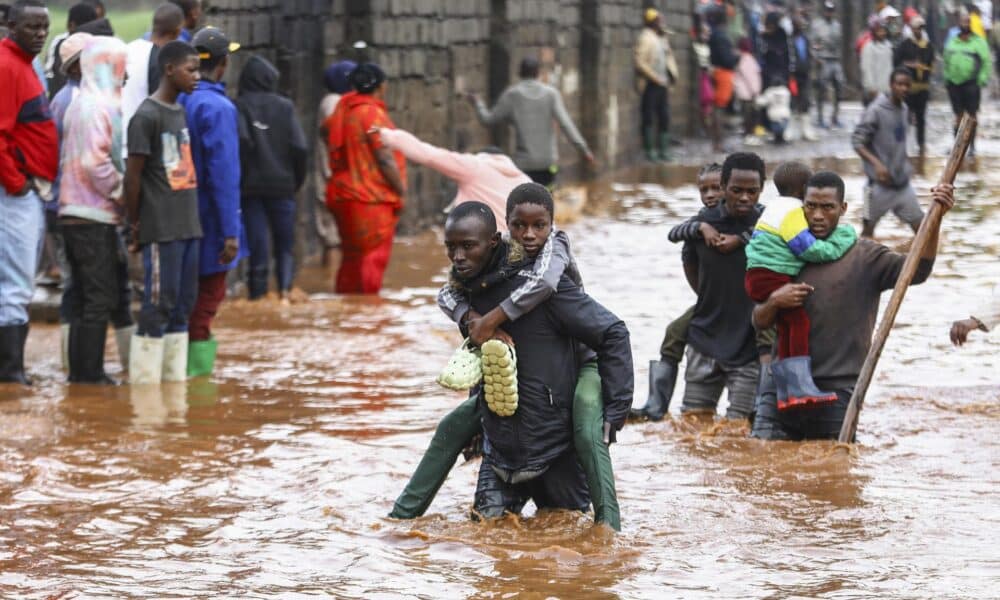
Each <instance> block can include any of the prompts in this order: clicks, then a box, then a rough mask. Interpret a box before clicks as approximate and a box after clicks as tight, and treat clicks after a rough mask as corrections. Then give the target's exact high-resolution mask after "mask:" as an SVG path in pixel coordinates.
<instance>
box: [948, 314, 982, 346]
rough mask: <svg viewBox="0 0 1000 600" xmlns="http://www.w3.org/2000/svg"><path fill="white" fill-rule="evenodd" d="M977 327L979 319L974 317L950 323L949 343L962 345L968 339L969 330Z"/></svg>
mask: <svg viewBox="0 0 1000 600" xmlns="http://www.w3.org/2000/svg"><path fill="white" fill-rule="evenodd" d="M975 329H979V321H977V320H975V319H962V320H961V321H955V322H954V323H952V324H951V343H952V344H954V345H956V346H962V345H964V344H965V342H966V340H968V339H969V332H971V331H973V330H975Z"/></svg>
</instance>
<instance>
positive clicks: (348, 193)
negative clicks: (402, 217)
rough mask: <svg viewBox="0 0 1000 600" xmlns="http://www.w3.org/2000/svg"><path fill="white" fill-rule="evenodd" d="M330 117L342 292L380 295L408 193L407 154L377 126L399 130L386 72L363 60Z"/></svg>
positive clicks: (332, 205)
mask: <svg viewBox="0 0 1000 600" xmlns="http://www.w3.org/2000/svg"><path fill="white" fill-rule="evenodd" d="M349 79H350V82H351V84H352V86H353V87H354V91H353V92H348V93H346V94H344V95H343V96H342V97H341V99H340V102H339V103H338V104H337V109H336V110H335V111H334V112H333V114H332V115H330V117H329V118H328V119H327V121H326V123H325V126H326V131H327V147H328V148H329V149H330V171H331V177H330V179H329V181H328V183H327V186H326V204H327V207H329V209H330V212H331V213H333V216H334V219H336V221H337V230H338V232H339V233H340V240H341V242H340V244H341V246H340V247H341V251H342V254H343V258H342V259H341V264H340V269H339V270H338V271H337V284H336V292H337V293H338V294H377V293H378V292H379V290H380V289H382V276H383V275H384V273H385V268H386V266H387V265H388V264H389V255H390V254H391V252H392V240H393V236H394V235H395V232H396V223H398V222H399V213H400V211H401V210H402V209H403V195H404V194H405V193H406V186H405V183H404V182H405V181H406V159H405V158H404V157H403V155H402V154H400V153H399V152H392V151H391V150H389V148H387V147H386V146H384V145H383V144H382V140H381V139H380V138H379V136H378V134H377V133H375V132H374V131H373V130H374V129H376V128H389V129H395V128H396V126H395V124H394V123H393V122H392V119H390V118H389V113H388V112H387V111H386V107H385V89H386V83H385V73H384V72H383V71H382V69H380V68H379V67H378V66H377V65H375V64H372V63H362V64H360V65H358V66H357V68H355V69H354V70H353V71H352V72H351V74H350V77H349Z"/></svg>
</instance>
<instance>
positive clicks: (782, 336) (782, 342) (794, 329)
mask: <svg viewBox="0 0 1000 600" xmlns="http://www.w3.org/2000/svg"><path fill="white" fill-rule="evenodd" d="M791 281H792V278H791V277H790V276H789V275H785V274H783V273H775V272H774V271H770V270H768V269H748V270H747V275H746V279H745V281H744V283H745V285H746V290H747V295H748V296H750V299H751V300H753V301H754V302H765V301H766V300H767V299H768V297H770V296H771V293H772V292H774V291H775V290H776V289H778V288H780V287H781V286H783V285H785V284H786V283H791ZM776 325H777V329H778V358H788V357H791V356H809V325H810V323H809V315H808V314H807V313H806V309H805V308H803V307H801V306H800V307H798V308H786V309H783V310H781V311H779V312H778V318H777V323H776Z"/></svg>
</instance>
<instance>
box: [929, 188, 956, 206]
mask: <svg viewBox="0 0 1000 600" xmlns="http://www.w3.org/2000/svg"><path fill="white" fill-rule="evenodd" d="M931 196H932V198H933V199H934V201H935V202H937V203H938V204H940V205H941V210H942V211H943V212H948V211H949V210H951V209H952V208H954V206H955V186H953V185H952V184H950V183H939V184H937V185H936V186H934V187H932V188H931Z"/></svg>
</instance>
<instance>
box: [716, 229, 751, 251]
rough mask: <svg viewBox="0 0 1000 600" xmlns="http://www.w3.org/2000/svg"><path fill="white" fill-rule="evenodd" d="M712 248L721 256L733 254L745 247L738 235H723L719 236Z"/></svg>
mask: <svg viewBox="0 0 1000 600" xmlns="http://www.w3.org/2000/svg"><path fill="white" fill-rule="evenodd" d="M711 246H712V247H713V248H715V249H716V251H718V252H719V253H721V254H732V253H733V252H736V251H737V250H739V249H740V248H742V247H743V240H742V239H740V236H738V235H731V234H728V233H723V234H719V236H718V238H716V240H715V243H714V244H712V245H711Z"/></svg>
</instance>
